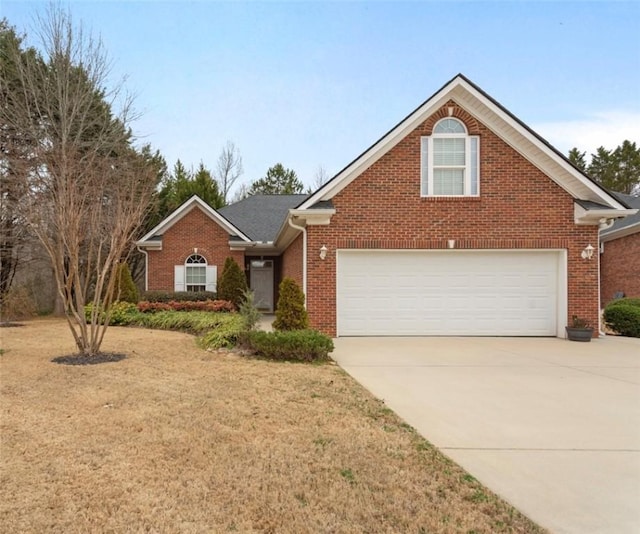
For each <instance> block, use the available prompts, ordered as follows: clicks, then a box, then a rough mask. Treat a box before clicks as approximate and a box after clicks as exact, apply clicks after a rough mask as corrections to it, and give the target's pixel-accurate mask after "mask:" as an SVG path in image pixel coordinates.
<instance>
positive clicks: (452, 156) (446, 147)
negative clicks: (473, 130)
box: [433, 137, 465, 166]
mask: <svg viewBox="0 0 640 534" xmlns="http://www.w3.org/2000/svg"><path fill="white" fill-rule="evenodd" d="M464 145H465V139H464V138H462V137H461V138H456V137H454V138H437V137H436V138H435V139H434V140H433V164H434V165H437V166H440V165H461V166H464V160H465V157H464Z"/></svg>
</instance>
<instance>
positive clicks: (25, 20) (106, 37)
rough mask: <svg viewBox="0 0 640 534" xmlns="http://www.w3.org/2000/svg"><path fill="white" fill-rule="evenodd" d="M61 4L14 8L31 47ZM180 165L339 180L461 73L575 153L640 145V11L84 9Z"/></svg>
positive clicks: (154, 133) (399, 5)
mask: <svg viewBox="0 0 640 534" xmlns="http://www.w3.org/2000/svg"><path fill="white" fill-rule="evenodd" d="M46 5H47V4H46V2H29V1H19V2H15V1H11V0H0V15H1V16H3V17H6V18H7V19H8V20H9V22H10V24H12V25H14V26H16V27H17V28H18V30H20V31H25V32H27V34H28V35H29V34H30V33H31V32H30V31H29V28H30V27H31V24H32V19H33V15H34V14H35V13H36V12H42V11H44V8H45V7H46ZM67 5H68V6H69V8H70V10H71V12H72V14H73V17H74V21H75V22H80V21H81V22H82V23H83V24H84V25H85V26H86V27H87V28H89V29H91V30H92V32H94V33H95V34H100V35H101V37H102V39H103V41H104V44H105V46H106V48H107V50H108V52H109V54H110V56H111V58H112V59H113V60H114V64H115V66H114V73H115V74H118V75H124V74H126V75H128V81H127V87H128V89H129V90H130V91H131V92H133V93H135V94H136V95H137V99H136V106H137V109H138V110H139V111H141V112H142V113H143V116H142V118H141V119H139V120H138V121H137V122H136V123H135V131H136V133H137V134H139V135H140V136H142V138H143V140H144V141H145V142H149V143H151V144H152V145H153V147H154V148H157V149H159V150H160V151H161V152H162V154H163V155H164V156H165V158H166V159H167V162H168V164H169V165H170V166H172V165H173V163H174V162H175V161H176V159H178V158H180V159H181V160H182V161H183V162H184V163H185V164H186V165H187V167H189V166H196V165H197V164H198V163H199V162H200V161H203V162H204V164H205V165H206V166H208V167H209V168H213V167H214V166H215V162H216V159H217V157H218V155H219V153H220V150H221V148H222V146H223V145H224V144H225V142H226V140H232V141H233V142H234V143H235V144H236V146H237V147H238V148H239V149H240V152H241V155H242V157H243V160H244V168H245V173H244V175H243V177H242V181H244V182H247V183H248V182H250V181H252V180H255V179H256V178H259V177H261V176H263V175H264V173H265V172H266V170H267V169H268V168H269V167H270V166H272V165H273V164H275V163H277V162H281V163H282V164H283V165H285V167H289V168H292V169H294V170H295V171H296V172H297V173H298V175H299V176H300V178H301V179H302V180H303V181H305V182H306V183H311V182H312V180H313V176H314V174H315V172H316V170H317V168H318V166H319V165H322V166H324V167H325V169H326V170H327V171H328V172H329V174H331V175H333V174H334V173H336V172H338V171H339V170H340V169H341V168H342V167H344V166H345V165H346V164H348V163H349V162H350V161H351V160H352V159H354V158H355V157H356V156H358V155H359V154H360V153H361V152H362V151H363V150H364V149H366V148H367V147H368V146H369V145H370V144H371V143H373V142H374V141H375V140H377V139H378V138H379V137H380V136H381V135H383V134H384V133H385V132H386V131H387V130H388V129H390V128H391V127H392V126H394V125H395V124H396V123H397V122H399V121H400V120H401V119H402V118H403V117H404V116H405V115H407V114H408V113H409V112H410V111H412V110H413V109H414V108H416V107H417V106H418V105H419V104H420V103H421V102H423V101H424V100H425V99H426V98H428V97H429V96H430V95H431V94H433V93H434V92H435V91H436V90H437V89H439V88H440V87H441V86H442V85H443V84H444V83H445V82H447V81H448V80H449V79H451V78H452V77H453V76H454V75H455V74H457V73H458V72H462V73H463V74H465V75H466V76H467V77H469V78H470V79H471V80H472V81H474V82H475V83H476V84H477V85H479V86H480V87H481V88H482V89H484V90H485V91H486V92H487V93H489V94H490V95H491V96H493V97H494V98H495V99H497V100H498V101H499V102H500V103H501V104H502V105H504V106H505V107H506V108H507V109H509V110H510V111H511V112H512V113H514V114H515V115H516V116H518V117H519V118H520V119H521V120H523V121H524V122H525V123H527V124H528V125H529V126H531V127H532V128H534V129H535V130H536V131H537V132H538V133H540V134H541V135H542V136H543V137H545V138H547V140H549V141H550V142H551V143H552V144H554V145H555V146H556V147H557V148H558V149H560V150H562V151H563V152H566V151H567V150H568V149H570V148H571V147H573V146H578V147H579V148H580V149H582V150H586V151H587V152H593V151H595V149H596V148H597V147H598V146H600V145H604V146H605V147H606V148H614V147H615V146H617V145H618V144H620V143H621V142H622V141H623V140H624V139H630V140H632V141H636V142H638V143H640V2H639V1H633V2H613V1H605V2H517V1H513V2H488V3H486V2H412V3H403V2H317V3H313V2H288V3H279V2H233V3H224V2H213V1H196V2H188V1H180V2H176V1H170V2H157V1H146V2H145V1H140V2H115V1H109V0H104V1H101V2H87V1H71V2H67V3H63V6H67Z"/></svg>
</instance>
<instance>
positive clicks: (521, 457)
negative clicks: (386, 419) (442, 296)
mask: <svg viewBox="0 0 640 534" xmlns="http://www.w3.org/2000/svg"><path fill="white" fill-rule="evenodd" d="M335 345H336V350H335V352H334V353H333V355H332V356H333V357H334V358H335V359H336V360H337V362H338V363H339V364H340V366H342V367H343V368H344V369H345V370H346V371H347V372H348V373H349V374H351V375H352V376H353V377H354V378H355V379H356V380H358V381H359V382H360V383H361V384H363V385H364V386H365V387H366V388H367V389H369V391H371V392H372V393H373V394H374V395H375V396H376V397H378V398H381V399H383V400H384V401H385V403H386V404H387V405H388V406H389V407H390V408H391V409H393V410H394V411H395V412H396V413H398V414H399V415H400V417H402V418H403V419H404V420H405V421H407V422H408V423H409V424H411V425H412V426H413V427H415V428H416V429H417V430H418V431H419V432H420V433H421V434H422V435H423V436H424V437H425V438H426V439H428V440H429V441H430V442H431V443H433V444H434V445H435V446H437V447H438V448H439V449H440V450H441V451H442V452H444V454H446V455H447V456H449V457H450V458H452V459H453V460H454V461H455V462H456V463H458V464H459V465H461V466H462V467H464V468H465V469H466V470H467V471H469V472H470V473H471V474H472V475H473V476H475V477H476V478H477V479H479V480H480V481H481V482H482V483H484V484H485V485H486V486H488V487H489V488H491V489H492V490H493V491H495V492H496V493H498V494H499V495H501V496H502V497H504V498H505V499H506V500H507V501H509V502H511V503H512V504H513V505H514V506H516V508H518V509H519V510H521V511H522V512H523V513H525V514H526V515H528V516H529V517H530V518H532V519H533V520H534V521H536V522H537V523H539V524H540V525H542V526H544V527H546V528H548V529H549V530H551V531H552V532H557V533H576V534H577V533H580V534H583V533H603V534H605V533H611V534H614V533H615V534H623V533H638V532H640V339H630V338H615V337H607V338H603V339H599V340H594V341H592V342H591V343H573V342H570V341H565V340H562V339H553V338H542V339H534V338H338V339H336V340H335Z"/></svg>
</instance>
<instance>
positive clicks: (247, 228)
mask: <svg viewBox="0 0 640 534" xmlns="http://www.w3.org/2000/svg"><path fill="white" fill-rule="evenodd" d="M307 197H308V195H253V196H250V197H247V198H245V199H244V200H240V201H239V202H236V203H235V204H231V205H229V206H225V207H224V208H220V209H219V210H218V213H220V215H222V216H223V217H224V218H225V219H227V220H228V221H229V222H230V223H231V224H233V225H234V226H235V227H236V228H238V230H240V231H241V232H242V233H244V234H245V235H246V236H247V237H248V238H249V239H251V240H253V241H263V242H267V241H274V240H275V238H276V236H277V234H278V230H280V228H281V226H282V223H283V222H284V220H285V217H286V216H287V213H288V212H289V210H290V209H293V208H295V207H296V206H298V205H299V204H300V203H301V202H302V201H303V200H304V199H306V198H307Z"/></svg>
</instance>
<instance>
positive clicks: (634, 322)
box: [604, 299, 640, 337]
mask: <svg viewBox="0 0 640 534" xmlns="http://www.w3.org/2000/svg"><path fill="white" fill-rule="evenodd" d="M623 300H634V301H640V299H620V301H614V302H612V303H611V304H609V305H608V306H607V307H606V308H605V309H604V320H605V322H606V323H607V326H608V327H609V328H611V329H612V330H614V331H615V332H617V333H618V334H620V335H621V336H627V337H640V305H636V304H635V303H634V302H630V303H624V302H621V301H623Z"/></svg>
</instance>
